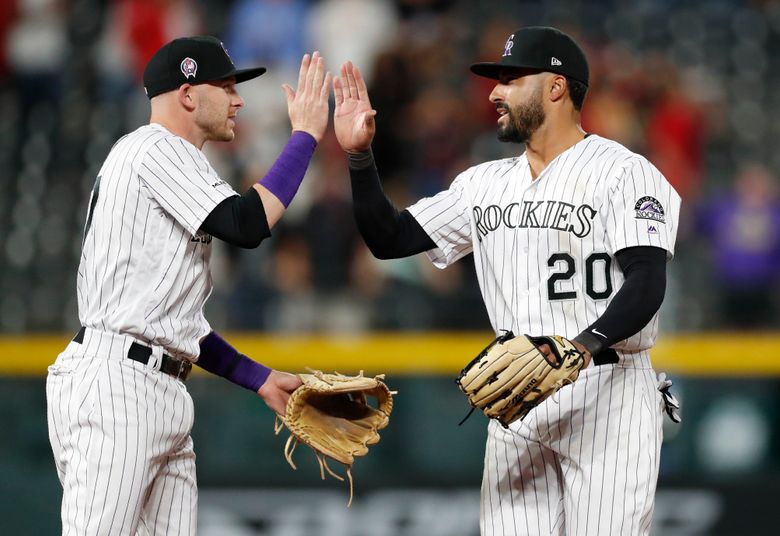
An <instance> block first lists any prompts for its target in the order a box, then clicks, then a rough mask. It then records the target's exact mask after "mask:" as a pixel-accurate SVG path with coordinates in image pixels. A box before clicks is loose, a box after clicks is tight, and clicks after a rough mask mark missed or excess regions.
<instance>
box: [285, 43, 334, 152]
mask: <svg viewBox="0 0 780 536" xmlns="http://www.w3.org/2000/svg"><path fill="white" fill-rule="evenodd" d="M331 78H332V76H331V74H330V73H325V59H324V58H323V57H322V56H320V53H319V52H317V51H315V52H314V54H312V55H311V56H309V55H308V54H304V56H303V59H302V60H301V69H300V71H299V73H298V90H297V91H295V90H293V88H291V87H290V86H289V85H287V84H283V85H282V88H283V89H284V92H285V94H286V95H287V113H288V115H289V116H290V123H291V125H292V129H293V130H301V131H303V132H308V133H309V134H311V135H312V136H313V137H314V139H315V140H317V142H319V141H320V140H321V139H322V136H323V135H324V134H325V129H326V128H328V96H329V94H330V84H331Z"/></svg>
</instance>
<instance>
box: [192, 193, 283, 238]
mask: <svg viewBox="0 0 780 536" xmlns="http://www.w3.org/2000/svg"><path fill="white" fill-rule="evenodd" d="M200 229H201V231H203V232H204V233H208V234H210V235H212V236H215V237H217V238H219V239H220V240H224V241H225V242H227V243H228V244H232V245H234V246H238V247H241V248H247V249H251V248H256V247H257V246H259V245H260V242H262V241H263V240H264V239H266V238H268V237H269V236H271V230H270V229H269V228H268V220H267V218H266V215H265V209H264V208H263V202H262V201H261V200H260V194H258V193H257V190H255V189H254V188H249V190H247V191H246V193H244V195H234V196H233V197H228V198H227V199H225V200H224V201H222V202H221V203H220V204H219V205H217V206H216V207H214V210H212V211H211V212H210V213H209V215H208V216H206V219H205V220H203V224H201V226H200Z"/></svg>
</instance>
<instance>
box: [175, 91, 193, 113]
mask: <svg viewBox="0 0 780 536" xmlns="http://www.w3.org/2000/svg"><path fill="white" fill-rule="evenodd" d="M176 97H177V98H178V100H179V104H181V105H182V106H183V107H184V109H185V110H187V111H190V112H191V111H192V110H194V109H195V104H196V102H197V95H196V93H195V88H194V86H191V85H190V84H182V85H180V86H179V89H178V91H177V92H176Z"/></svg>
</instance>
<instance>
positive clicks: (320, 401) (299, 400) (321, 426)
mask: <svg viewBox="0 0 780 536" xmlns="http://www.w3.org/2000/svg"><path fill="white" fill-rule="evenodd" d="M299 377H300V378H301V381H303V385H301V386H300V387H299V388H298V389H296V390H295V391H293V393H292V395H290V399H289V400H288V402H287V408H286V411H285V415H284V417H279V416H277V423H276V427H275V430H276V433H277V434H278V433H279V432H280V431H281V429H282V426H286V427H287V429H288V430H289V431H290V434H291V435H290V437H289V439H288V440H287V443H286V444H285V446H284V457H285V458H286V459H287V462H288V463H289V464H290V466H291V467H292V468H293V469H296V466H295V463H293V460H292V455H293V451H294V450H295V447H296V445H297V444H298V442H302V443H304V444H306V445H308V446H309V447H311V448H312V449H313V450H314V454H315V456H316V457H317V461H318V462H319V464H320V477H321V478H322V479H323V480H324V479H325V472H327V473H328V474H329V475H331V476H333V477H334V478H336V479H338V480H341V481H343V480H344V478H343V477H341V476H339V475H337V474H336V473H334V472H333V471H332V470H331V469H330V467H328V463H327V461H326V458H331V459H333V460H336V461H338V462H341V463H343V464H344V465H346V467H347V477H348V478H349V504H352V464H353V463H354V461H355V456H365V455H366V454H367V453H368V445H374V444H376V443H379V430H381V429H382V428H384V427H385V426H387V424H388V423H389V422H390V412H391V411H392V410H393V395H394V394H396V393H395V391H390V389H388V387H387V385H385V383H384V381H383V380H384V375H379V376H375V377H373V378H369V377H366V376H363V371H361V372H360V374H359V375H357V376H344V375H342V374H338V373H336V374H326V373H324V372H321V371H319V370H313V371H311V374H300V375H299ZM368 397H373V398H375V399H376V407H372V406H370V405H369V404H368ZM349 504H348V505H349Z"/></svg>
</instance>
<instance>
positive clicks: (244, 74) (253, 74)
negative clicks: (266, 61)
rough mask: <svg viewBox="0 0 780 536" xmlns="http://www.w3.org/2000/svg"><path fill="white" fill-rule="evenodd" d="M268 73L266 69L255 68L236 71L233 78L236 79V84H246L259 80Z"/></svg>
mask: <svg viewBox="0 0 780 536" xmlns="http://www.w3.org/2000/svg"><path fill="white" fill-rule="evenodd" d="M265 71H266V69H265V67H253V68H252V69H236V71H235V72H234V73H233V76H235V77H236V83H237V84H238V83H240V82H246V81H247V80H252V79H253V78H257V77H258V76H260V75H261V74H263V73H264V72H265Z"/></svg>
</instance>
